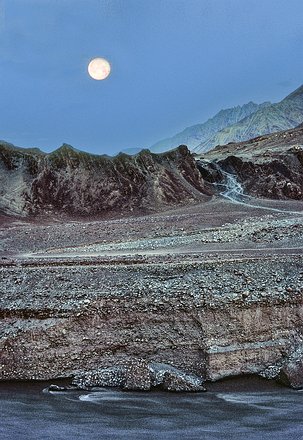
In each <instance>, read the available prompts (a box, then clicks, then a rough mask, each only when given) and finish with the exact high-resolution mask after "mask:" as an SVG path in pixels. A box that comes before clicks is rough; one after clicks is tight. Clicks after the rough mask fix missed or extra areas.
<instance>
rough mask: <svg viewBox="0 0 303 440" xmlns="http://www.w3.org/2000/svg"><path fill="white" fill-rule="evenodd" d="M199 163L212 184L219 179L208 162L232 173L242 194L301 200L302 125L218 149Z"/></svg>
mask: <svg viewBox="0 0 303 440" xmlns="http://www.w3.org/2000/svg"><path fill="white" fill-rule="evenodd" d="M204 159H206V160H207V162H205V161H204V160H202V161H200V162H199V167H200V170H201V173H202V176H203V177H204V179H205V180H206V181H209V182H211V183H215V182H218V181H220V176H219V175H218V171H217V169H216V167H213V166H212V162H217V163H218V164H219V165H220V166H221V167H222V168H223V169H224V170H226V171H228V172H230V173H233V174H235V175H236V176H237V179H238V180H239V181H240V182H241V183H242V186H243V187H244V189H245V192H246V193H248V194H250V195H253V196H258V197H266V198H272V199H294V200H302V199H303V124H300V125H299V126H298V127H297V128H295V129H291V130H286V131H280V132H278V133H274V134H269V135H265V136H259V137H256V138H254V139H251V140H249V141H246V142H239V143H230V144H228V145H223V146H219V147H217V148H215V149H213V150H212V151H210V152H208V153H207V154H206V155H204Z"/></svg>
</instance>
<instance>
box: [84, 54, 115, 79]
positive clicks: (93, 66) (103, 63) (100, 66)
mask: <svg viewBox="0 0 303 440" xmlns="http://www.w3.org/2000/svg"><path fill="white" fill-rule="evenodd" d="M87 70H88V73H89V75H90V76H91V77H92V78H93V79H97V80H101V79H105V78H107V77H108V75H109V74H110V64H109V62H108V61H107V60H106V59H105V58H94V59H93V60H91V62H90V63H89V65H88V68H87Z"/></svg>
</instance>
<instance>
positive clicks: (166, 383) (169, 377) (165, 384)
mask: <svg viewBox="0 0 303 440" xmlns="http://www.w3.org/2000/svg"><path fill="white" fill-rule="evenodd" d="M150 371H151V375H152V379H151V380H152V384H153V386H155V387H160V388H162V389H164V390H166V391H174V392H186V391H206V388H205V387H204V386H203V379H202V378H201V377H198V376H197V375H195V374H187V373H184V372H183V371H181V370H179V369H177V368H174V367H173V366H170V365H165V364H159V363H152V364H150Z"/></svg>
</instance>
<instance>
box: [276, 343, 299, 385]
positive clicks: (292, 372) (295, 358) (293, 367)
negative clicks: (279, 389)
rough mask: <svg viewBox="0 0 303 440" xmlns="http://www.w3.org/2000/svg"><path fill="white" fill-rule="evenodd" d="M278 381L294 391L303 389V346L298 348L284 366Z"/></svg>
mask: <svg viewBox="0 0 303 440" xmlns="http://www.w3.org/2000/svg"><path fill="white" fill-rule="evenodd" d="M278 380H279V382H282V383H283V384H284V385H286V386H289V387H291V388H294V389H301V388H303V346H302V347H300V348H298V349H297V350H296V351H295V352H294V353H293V354H292V355H291V356H290V357H289V359H288V360H287V361H286V362H285V364H284V365H283V366H282V368H281V370H280V373H279V376H278Z"/></svg>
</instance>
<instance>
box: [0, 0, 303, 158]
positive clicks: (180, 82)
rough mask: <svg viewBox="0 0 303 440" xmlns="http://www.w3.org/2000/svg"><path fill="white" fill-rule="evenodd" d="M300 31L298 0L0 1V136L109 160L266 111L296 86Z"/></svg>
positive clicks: (302, 77)
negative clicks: (99, 63) (102, 69)
mask: <svg viewBox="0 0 303 440" xmlns="http://www.w3.org/2000/svg"><path fill="white" fill-rule="evenodd" d="M302 23H303V1H302V0H0V96H1V106H0V113H1V124H0V139H3V140H5V141H7V142H11V143H13V144H15V145H17V146H21V147H39V148H41V149H42V150H44V151H47V152H49V151H53V150H55V149H56V148H58V147H60V145H62V144H63V143H67V144H70V145H72V146H74V147H75V148H78V149H81V150H84V151H88V152H92V153H94V154H104V153H105V154H116V153H118V152H119V151H121V150H124V149H128V148H148V147H149V146H151V145H152V144H153V143H155V142H157V141H159V140H161V139H162V138H165V137H169V136H172V135H174V134H176V133H177V132H179V131H181V130H182V129H184V128H185V127H188V126H190V125H193V124H197V123H201V122H204V121H205V120H207V119H208V118H209V117H211V116H213V115H214V114H215V113H216V112H218V111H219V110H221V109H222V108H229V107H233V106H235V105H238V104H244V103H246V102H248V101H250V100H253V101H254V102H257V103H261V102H264V101H272V102H277V101H279V100H281V99H282V98H283V97H284V96H286V95H287V94H289V93H290V92H291V91H292V90H294V89H296V88H297V87H299V86H300V85H301V84H302V83H303V56H302V47H303V25H302ZM94 57H103V58H106V59H107V60H108V61H109V62H110V64H111V68H112V70H111V75H110V76H109V77H108V78H107V79H106V80H103V81H95V80H93V79H92V78H90V76H89V75H88V73H87V65H88V63H89V61H90V60H91V59H92V58H94Z"/></svg>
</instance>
